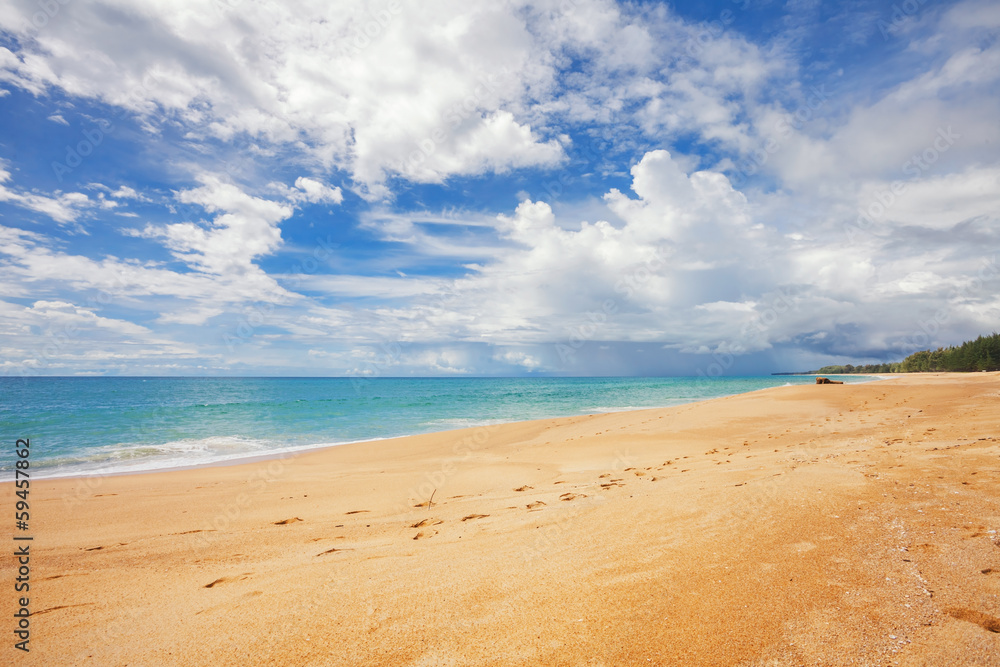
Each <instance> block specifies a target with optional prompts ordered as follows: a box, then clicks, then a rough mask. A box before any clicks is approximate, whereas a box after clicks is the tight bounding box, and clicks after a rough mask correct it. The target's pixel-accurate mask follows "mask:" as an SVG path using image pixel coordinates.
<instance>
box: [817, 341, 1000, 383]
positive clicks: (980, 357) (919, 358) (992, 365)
mask: <svg viewBox="0 0 1000 667" xmlns="http://www.w3.org/2000/svg"><path fill="white" fill-rule="evenodd" d="M941 371H949V372H953V373H954V372H975V371H1000V334H998V333H996V332H994V333H993V335H992V336H980V337H979V338H977V339H976V340H970V341H966V342H964V343H962V344H961V345H957V346H954V345H953V346H952V347H948V348H944V347H939V348H938V349H936V350H934V351H933V352H932V351H930V350H923V351H922V352H914V353H913V354H911V355H910V356H908V357H907V358H906V359H903V360H902V361H899V362H896V363H892V364H865V365H863V366H853V365H851V364H847V365H846V366H824V367H823V368H821V369H819V370H818V371H811V372H812V373H823V374H828V375H842V374H848V373H928V372H941Z"/></svg>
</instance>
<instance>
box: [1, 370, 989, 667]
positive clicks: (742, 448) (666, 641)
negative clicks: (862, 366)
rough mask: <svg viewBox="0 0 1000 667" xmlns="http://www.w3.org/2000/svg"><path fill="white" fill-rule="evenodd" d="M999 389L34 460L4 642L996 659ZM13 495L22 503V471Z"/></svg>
mask: <svg viewBox="0 0 1000 667" xmlns="http://www.w3.org/2000/svg"><path fill="white" fill-rule="evenodd" d="M998 406H1000V374H997V373H976V374H965V375H957V374H955V375H949V374H935V375H907V376H896V377H892V378H889V379H886V380H884V381H880V382H872V383H867V384H846V385H836V386H830V385H822V386H820V385H811V386H795V387H780V388H775V389H768V390H762V391H758V392H753V393H750V394H743V395H738V396H731V397H727V398H722V399H716V400H711V401H705V402H702V403H695V404H690V405H684V406H680V407H676V408H669V409H656V410H642V411H636V412H628V413H615V414H602V415H593V416H583V417H572V418H562V419H552V420H544V421H534V422H525V423H517V424H506V425H500V426H491V427H481V428H474V429H467V430H464V431H451V432H447V433H438V434H431V435H425V436H416V437H410V438H401V439H397V440H390V441H382V442H376V443H366V444H356V445H345V446H340V447H333V448H330V449H325V450H321V451H315V452H310V453H308V454H303V455H298V456H295V457H288V458H285V459H272V460H261V461H254V462H249V463H244V464H240V465H236V466H227V467H210V468H202V469H195V470H181V471H171V472H163V473H154V474H144V475H131V476H118V477H104V478H93V479H66V480H49V481H35V482H33V483H32V487H31V498H32V522H33V523H32V533H33V535H34V541H33V542H32V546H31V554H32V557H31V590H30V606H31V610H32V612H33V615H32V617H31V642H30V648H31V652H30V653H28V654H22V653H21V652H20V651H16V650H14V649H13V648H12V645H13V643H14V640H12V639H11V636H12V635H11V634H10V632H9V631H10V630H11V629H13V628H14V624H13V621H12V618H13V613H14V611H15V607H14V604H15V598H14V595H15V594H14V592H13V586H8V594H7V595H5V596H3V600H2V603H0V604H2V605H4V606H3V609H4V617H5V618H7V619H8V621H7V625H8V627H7V628H6V629H5V630H4V632H5V634H6V635H7V636H8V645H7V646H4V647H3V649H2V650H3V651H4V652H5V654H6V655H8V656H10V657H11V658H12V659H16V660H17V664H23V665H77V664H94V665H280V664H286V665H324V664H330V665H341V664H343V665H393V666H395V665H415V666H416V665H428V666H429V665H528V664H531V665H608V666H611V665H648V664H652V665H746V666H760V667H764V666H767V667H781V666H785V665H804V664H810V665H812V664H822V665H848V664H852V665H882V664H886V665H888V664H899V665H997V664H1000V597H998V596H1000V534H998V532H997V529H998V528H1000V409H998ZM3 497H4V500H5V502H6V503H7V507H10V508H13V505H14V502H15V500H16V498H15V497H14V488H13V484H11V483H6V484H3ZM10 513H11V514H13V511H11V512H10ZM11 522H12V519H11ZM15 567H16V564H15V562H14V559H13V558H11V557H8V558H5V559H3V562H2V570H3V571H2V576H3V580H4V581H6V582H12V581H13V580H14V578H15V577H16V576H17V575H16V572H15Z"/></svg>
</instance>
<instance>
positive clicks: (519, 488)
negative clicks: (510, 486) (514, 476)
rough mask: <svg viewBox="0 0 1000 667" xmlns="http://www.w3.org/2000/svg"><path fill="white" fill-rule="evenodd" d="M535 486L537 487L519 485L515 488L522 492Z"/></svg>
mask: <svg viewBox="0 0 1000 667" xmlns="http://www.w3.org/2000/svg"><path fill="white" fill-rule="evenodd" d="M533 488H535V487H533V486H519V487H517V488H516V489H514V490H515V491H517V492H518V493H520V492H521V491H527V490H528V489H533Z"/></svg>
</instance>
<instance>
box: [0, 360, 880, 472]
mask: <svg viewBox="0 0 1000 667" xmlns="http://www.w3.org/2000/svg"><path fill="white" fill-rule="evenodd" d="M839 379H841V380H844V381H845V382H865V381H871V380H874V379H875V378H873V377H866V376H857V375H850V376H843V377H840V378H839ZM814 382H815V380H814V378H813V376H764V377H723V378H711V379H710V378H698V377H663V378H635V377H629V378H610V377H599V378H405V379H404V378H244V377H239V378H237V377H226V378H207V377H199V378H190V377H0V437H2V440H3V445H4V447H3V448H2V451H0V481H7V480H10V479H13V478H14V465H15V461H16V460H17V459H16V455H15V453H14V444H15V442H16V440H17V439H18V438H27V439H29V440H30V443H31V445H30V451H31V455H30V470H31V477H32V478H33V479H37V478H51V477H70V476H90V475H104V474H112V473H129V472H142V471H151V470H162V469H168V468H177V467H187V466H199V465H208V464H220V463H225V462H234V461H238V460H240V459H245V458H250V457H257V456H268V455H276V454H281V453H284V452H295V451H303V450H308V449H315V448H320V447H329V446H335V445H341V444H345V443H352V442H371V443H372V445H371V446H372V447H378V441H379V440H382V439H386V438H393V437H397V436H404V435H415V434H420V433H429V432H434V431H446V430H451V429H459V428H465V427H470V426H477V425H487V424H498V423H502V422H514V421H522V420H528V419H542V418H548V417H563V416H571V415H583V414H593V413H602V412H617V411H623V410H636V409H642V408H654V407H667V406H673V405H680V404H683V403H690V402H692V401H700V400H704V399H708V398H715V397H720V396H728V395H732V394H740V393H743V392H749V391H756V390H759V389H766V388H768V387H776V386H782V385H795V384H812V383H814Z"/></svg>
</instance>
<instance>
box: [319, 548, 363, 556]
mask: <svg viewBox="0 0 1000 667" xmlns="http://www.w3.org/2000/svg"><path fill="white" fill-rule="evenodd" d="M338 551H354V549H336V548H334V549H327V550H326V551H322V552H320V553H318V554H316V556H325V555H327V554H332V553H336V552H338Z"/></svg>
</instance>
